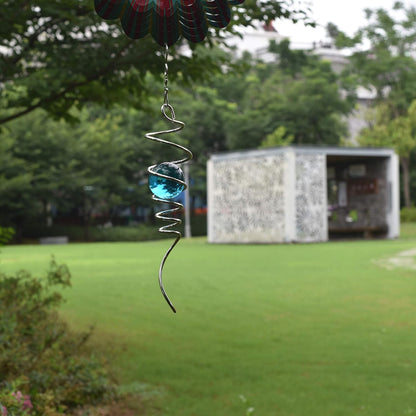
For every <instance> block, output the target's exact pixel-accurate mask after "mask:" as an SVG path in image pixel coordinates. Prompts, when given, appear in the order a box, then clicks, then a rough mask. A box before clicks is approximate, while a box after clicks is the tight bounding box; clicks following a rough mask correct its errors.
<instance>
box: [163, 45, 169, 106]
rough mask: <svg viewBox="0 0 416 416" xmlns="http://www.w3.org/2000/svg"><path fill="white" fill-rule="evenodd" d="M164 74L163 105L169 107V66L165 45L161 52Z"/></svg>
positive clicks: (167, 48)
mask: <svg viewBox="0 0 416 416" xmlns="http://www.w3.org/2000/svg"><path fill="white" fill-rule="evenodd" d="M163 57H164V65H165V72H164V74H163V76H164V80H165V89H164V100H163V103H164V105H166V106H169V87H168V81H169V80H168V75H169V66H168V57H169V46H168V45H167V44H166V45H165V49H164V51H163Z"/></svg>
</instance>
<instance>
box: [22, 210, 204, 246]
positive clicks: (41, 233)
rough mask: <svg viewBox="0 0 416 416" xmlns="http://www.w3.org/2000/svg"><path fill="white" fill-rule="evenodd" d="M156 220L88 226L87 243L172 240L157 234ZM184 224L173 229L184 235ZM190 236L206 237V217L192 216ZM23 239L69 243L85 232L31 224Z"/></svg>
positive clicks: (72, 226) (81, 237)
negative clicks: (58, 239)
mask: <svg viewBox="0 0 416 416" xmlns="http://www.w3.org/2000/svg"><path fill="white" fill-rule="evenodd" d="M165 224H167V223H164V222H162V221H159V220H156V221H155V223H154V224H137V225H134V226H113V227H102V226H93V225H92V226H90V227H89V229H88V238H89V241H149V240H160V239H162V238H172V236H171V235H169V234H163V233H159V232H158V229H159V227H161V226H162V225H165ZM184 228H185V226H184V222H182V224H180V225H178V226H176V227H175V229H177V230H179V231H181V232H182V235H184ZM191 228H192V235H193V236H194V237H196V236H203V235H207V219H206V215H194V216H192V217H191ZM23 234H24V237H26V238H31V239H39V238H40V237H47V236H50V237H54V236H67V237H68V239H69V241H84V239H85V230H84V228H83V227H82V226H79V225H53V226H52V227H46V226H44V225H39V224H31V225H28V226H26V227H25V228H24V231H23Z"/></svg>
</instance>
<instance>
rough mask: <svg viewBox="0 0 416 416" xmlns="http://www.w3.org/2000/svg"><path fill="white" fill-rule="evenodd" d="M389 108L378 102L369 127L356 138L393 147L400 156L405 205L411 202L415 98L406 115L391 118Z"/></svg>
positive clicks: (415, 112) (376, 144)
mask: <svg viewBox="0 0 416 416" xmlns="http://www.w3.org/2000/svg"><path fill="white" fill-rule="evenodd" d="M389 115H390V109H389V108H388V106H387V105H386V104H384V105H383V104H380V105H379V106H378V107H376V108H375V110H374V111H372V112H371V118H370V127H368V128H366V129H364V130H363V131H362V133H361V135H360V136H359V138H358V142H359V143H360V144H361V145H363V146H378V147H393V148H394V150H395V151H396V152H397V154H398V155H399V158H400V165H401V167H402V172H403V190H404V200H405V206H406V207H408V208H409V207H410V206H411V203H412V199H411V194H410V158H411V155H412V152H413V151H415V150H416V100H415V101H413V102H412V104H411V105H410V107H409V109H408V112H407V114H406V115H402V116H399V117H396V118H394V119H391V118H390V117H389Z"/></svg>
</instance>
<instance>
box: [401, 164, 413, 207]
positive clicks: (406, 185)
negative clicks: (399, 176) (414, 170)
mask: <svg viewBox="0 0 416 416" xmlns="http://www.w3.org/2000/svg"><path fill="white" fill-rule="evenodd" d="M400 165H401V167H402V172H403V194H404V205H405V206H406V208H410V207H411V205H412V200H411V198H410V175H409V158H408V157H401V158H400Z"/></svg>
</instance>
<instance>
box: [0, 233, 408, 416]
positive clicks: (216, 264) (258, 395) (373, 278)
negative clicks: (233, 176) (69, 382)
mask: <svg viewBox="0 0 416 416" xmlns="http://www.w3.org/2000/svg"><path fill="white" fill-rule="evenodd" d="M168 244H169V242H168V241H159V242H148V243H100V244H70V245H66V246H9V247H5V248H3V249H2V252H1V254H0V261H1V263H0V268H1V270H3V271H12V270H17V269H19V268H27V269H29V270H31V271H36V272H39V273H40V272H42V271H45V270H46V269H47V264H48V262H49V259H50V256H51V254H54V255H55V257H56V259H57V260H58V261H59V262H65V263H67V264H68V266H69V267H70V270H71V272H72V275H73V287H72V289H69V290H66V291H65V296H66V298H67V302H66V304H65V305H64V307H63V314H64V315H65V317H66V318H67V319H68V320H69V321H70V323H71V324H72V325H73V326H74V327H76V328H78V329H82V328H86V327H87V326H88V325H89V324H95V325H96V331H95V337H94V342H95V343H96V344H97V346H98V348H100V349H102V350H103V351H104V352H106V353H107V355H108V357H109V358H110V360H111V363H112V365H113V367H114V368H116V369H118V370H117V372H118V375H119V378H120V381H121V385H122V390H123V391H131V392H140V393H141V399H142V400H143V401H144V402H145V404H146V406H147V407H146V408H147V410H146V412H145V413H140V415H143V414H145V415H158V416H160V415H163V416H165V415H166V416H168V415H174V416H237V415H242V416H243V415H247V414H253V415H258V416H289V415H290V416H336V415H343V416H344V415H345V416H351V415H372V416H399V415H410V414H415V413H416V270H412V269H409V268H397V269H393V270H387V269H384V268H382V267H380V266H379V265H377V261H378V260H380V259H385V258H387V257H390V256H394V255H395V254H396V253H398V252H401V251H403V250H410V249H413V248H416V239H415V238H411V237H410V236H409V238H408V239H406V240H398V241H357V242H338V243H325V244H309V245H300V244H299V245H243V246H236V245H235V246H233V245H209V244H207V243H206V241H205V240H204V239H191V240H183V241H181V242H180V244H179V245H178V246H177V248H175V250H174V251H173V253H172V256H171V257H170V258H169V259H168V262H167V264H166V269H165V274H164V279H165V286H166V289H167V292H168V294H169V296H170V297H171V298H172V300H173V302H174V304H175V306H176V307H177V310H178V313H177V314H173V313H172V312H171V311H170V309H169V307H168V305H167V304H166V303H165V301H164V300H163V298H162V295H161V294H160V291H159V288H158V283H157V270H158V267H159V262H160V260H161V257H162V256H163V254H164V251H165V250H166V248H167V247H168ZM250 408H254V410H250ZM138 415H139V413H138Z"/></svg>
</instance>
